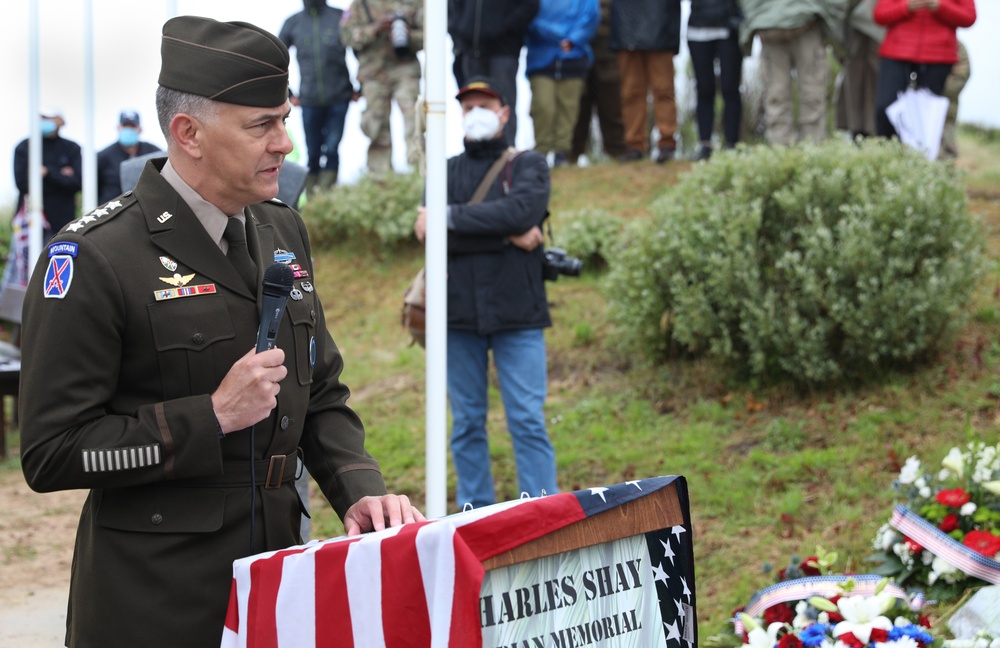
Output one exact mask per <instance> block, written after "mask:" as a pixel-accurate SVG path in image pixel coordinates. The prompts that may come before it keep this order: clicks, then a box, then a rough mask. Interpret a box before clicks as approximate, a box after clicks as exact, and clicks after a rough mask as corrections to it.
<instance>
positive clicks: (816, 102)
mask: <svg viewBox="0 0 1000 648" xmlns="http://www.w3.org/2000/svg"><path fill="white" fill-rule="evenodd" d="M743 10H744V12H745V14H746V22H745V23H744V25H743V28H742V29H741V31H740V45H741V46H742V47H743V51H744V52H749V51H750V46H751V43H752V41H753V37H754V35H757V36H759V37H760V42H761V49H760V69H761V77H762V79H763V84H764V119H765V121H766V136H767V141H768V142H770V143H771V144H776V145H786V144H794V143H795V142H799V141H811V142H819V141H821V140H823V139H825V138H826V83H827V79H828V78H829V76H830V66H829V61H828V60H827V55H826V42H825V41H826V40H829V41H830V42H831V43H833V45H834V47H835V49H837V50H838V51H839V50H841V49H842V39H843V31H844V18H845V16H846V14H847V0H782V1H781V2H774V1H773V0H744V2H743ZM793 77H794V78H795V79H796V81H797V85H798V116H799V120H798V125H797V126H796V123H795V112H796V111H795V102H794V100H793V96H794V95H795V92H794V91H793V87H792V84H793V82H792V79H793Z"/></svg>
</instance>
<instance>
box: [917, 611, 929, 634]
mask: <svg viewBox="0 0 1000 648" xmlns="http://www.w3.org/2000/svg"><path fill="white" fill-rule="evenodd" d="M917 624H918V625H919V626H920V627H922V628H927V629H928V630H930V628H931V618H930V617H929V616H927V615H926V614H921V615H920V616H919V617H917Z"/></svg>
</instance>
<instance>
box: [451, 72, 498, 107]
mask: <svg viewBox="0 0 1000 648" xmlns="http://www.w3.org/2000/svg"><path fill="white" fill-rule="evenodd" d="M473 92H478V93H480V94H484V95H487V96H489V97H493V98H494V99H499V100H500V105H501V106H506V105H507V100H506V99H504V97H503V94H501V93H500V91H499V90H497V89H496V86H494V85H493V82H492V81H491V80H490V79H489V77H484V76H475V77H472V78H471V79H469V81H468V83H466V84H465V85H464V86H462V89H461V90H459V91H458V94H457V95H455V98H456V99H458V100H459V101H461V100H462V97H464V96H465V95H468V94H472V93H473Z"/></svg>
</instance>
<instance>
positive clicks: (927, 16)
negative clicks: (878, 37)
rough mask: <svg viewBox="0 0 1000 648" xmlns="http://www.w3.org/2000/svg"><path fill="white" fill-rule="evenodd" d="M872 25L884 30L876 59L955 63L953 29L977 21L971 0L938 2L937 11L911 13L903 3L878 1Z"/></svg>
mask: <svg viewBox="0 0 1000 648" xmlns="http://www.w3.org/2000/svg"><path fill="white" fill-rule="evenodd" d="M873 17H874V18H875V22H877V23H878V24H880V25H884V26H885V27H886V28H887V29H886V32H885V38H884V39H883V40H882V47H880V48H879V51H878V54H879V56H882V57H885V58H888V59H895V60H897V61H911V62H913V63H950V64H952V65H954V64H955V63H957V62H958V39H957V38H956V36H955V29H956V28H958V27H971V26H972V24H973V23H974V22H976V5H975V3H974V2H973V0H941V4H940V5H939V6H938V9H937V11H930V10H929V9H920V10H919V11H916V12H913V11H910V8H909V5H908V4H907V1H906V0H879V2H878V4H876V5H875V11H874V13H873Z"/></svg>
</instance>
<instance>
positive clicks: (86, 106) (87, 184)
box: [80, 0, 97, 213]
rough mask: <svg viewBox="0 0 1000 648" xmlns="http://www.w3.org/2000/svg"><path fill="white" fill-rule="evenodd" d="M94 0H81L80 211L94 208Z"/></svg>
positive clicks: (95, 160)
mask: <svg viewBox="0 0 1000 648" xmlns="http://www.w3.org/2000/svg"><path fill="white" fill-rule="evenodd" d="M94 114H95V110H94V0H84V3H83V127H84V139H83V164H82V166H83V168H82V171H83V196H82V199H81V201H80V205H81V207H82V208H83V213H87V212H89V211H91V210H93V209H94V208H95V207H97V151H96V150H95V148H94Z"/></svg>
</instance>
